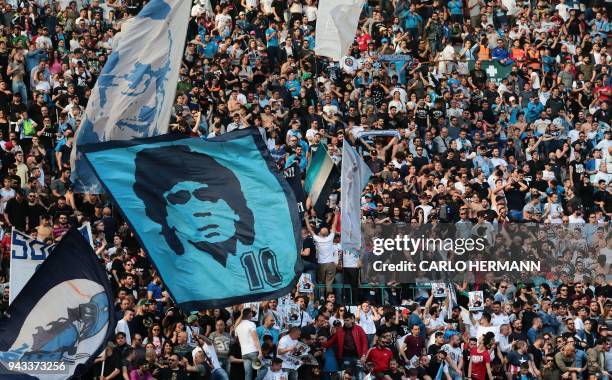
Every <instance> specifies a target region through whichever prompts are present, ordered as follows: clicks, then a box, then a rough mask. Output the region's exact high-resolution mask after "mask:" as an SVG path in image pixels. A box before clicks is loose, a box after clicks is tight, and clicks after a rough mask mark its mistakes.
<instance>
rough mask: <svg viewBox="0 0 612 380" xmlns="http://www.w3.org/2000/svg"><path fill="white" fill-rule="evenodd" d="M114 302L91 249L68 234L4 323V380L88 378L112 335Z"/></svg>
mask: <svg viewBox="0 0 612 380" xmlns="http://www.w3.org/2000/svg"><path fill="white" fill-rule="evenodd" d="M113 301H114V297H113V295H112V291H111V286H110V283H109V281H108V277H107V275H106V272H105V271H104V268H103V266H102V265H101V264H100V262H99V261H98V258H97V256H96V254H95V253H94V252H93V249H92V248H91V246H90V245H89V243H88V242H87V241H86V240H85V238H83V236H82V235H81V234H80V233H79V232H78V231H77V230H76V229H72V230H70V231H68V232H67V233H66V235H65V236H64V238H63V239H62V241H61V242H60V243H58V244H57V246H56V248H55V249H54V250H53V254H51V255H50V256H49V257H48V258H47V260H45V261H44V262H43V263H42V264H41V265H40V267H39V269H38V270H37V271H36V273H34V275H33V276H32V278H31V279H30V281H28V283H27V284H26V286H25V287H24V288H23V289H22V290H21V292H20V293H19V295H18V296H17V298H15V301H14V302H13V303H12V304H11V305H10V306H9V308H8V310H7V311H6V314H5V318H3V319H0V378H9V379H19V378H40V379H45V380H47V379H49V380H52V379H58V380H60V379H68V378H70V377H71V376H72V375H74V376H75V377H79V376H82V375H84V373H85V372H86V371H87V368H88V366H89V365H91V364H92V363H93V360H94V359H95V358H96V357H97V355H98V354H99V353H100V351H101V349H102V347H103V346H104V344H105V343H106V341H107V340H108V339H109V338H110V336H111V334H112V333H113V328H112V326H114V323H115V320H114V309H113Z"/></svg>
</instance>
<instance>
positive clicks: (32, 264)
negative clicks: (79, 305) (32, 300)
mask: <svg viewBox="0 0 612 380" xmlns="http://www.w3.org/2000/svg"><path fill="white" fill-rule="evenodd" d="M78 231H79V232H80V233H81V235H82V236H83V237H84V238H85V240H86V241H87V242H88V243H89V245H90V246H91V247H92V248H93V241H92V238H91V226H90V225H89V223H85V224H84V225H83V226H82V227H80V228H79V229H78ZM54 248H55V244H51V245H48V244H45V243H43V242H41V241H38V240H36V239H32V238H31V237H30V236H29V235H28V234H26V233H25V232H21V231H18V230H16V229H13V231H12V232H11V267H10V274H11V277H10V278H11V287H10V289H9V290H10V292H9V304H10V303H12V302H13V300H14V299H15V298H16V297H17V295H18V294H19V292H20V291H21V289H23V287H24V286H25V284H26V283H27V282H28V281H29V280H30V278H31V277H32V276H33V275H34V272H36V269H37V268H38V267H39V266H40V264H42V262H43V261H45V259H46V258H47V257H48V256H49V254H50V253H51V252H52V251H53V249H54Z"/></svg>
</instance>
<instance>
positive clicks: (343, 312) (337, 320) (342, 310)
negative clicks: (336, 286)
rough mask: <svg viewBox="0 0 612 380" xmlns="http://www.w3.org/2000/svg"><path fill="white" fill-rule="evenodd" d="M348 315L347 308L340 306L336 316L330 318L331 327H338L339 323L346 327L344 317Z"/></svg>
mask: <svg viewBox="0 0 612 380" xmlns="http://www.w3.org/2000/svg"><path fill="white" fill-rule="evenodd" d="M345 315H346V306H338V308H337V309H336V312H335V313H334V315H332V316H331V317H330V318H329V325H330V326H336V325H338V323H339V324H340V326H342V325H344V316H345Z"/></svg>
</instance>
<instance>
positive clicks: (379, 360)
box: [367, 347, 393, 372]
mask: <svg viewBox="0 0 612 380" xmlns="http://www.w3.org/2000/svg"><path fill="white" fill-rule="evenodd" d="M391 359H393V352H391V350H390V349H388V348H387V347H383V348H378V347H374V348H372V349H371V350H370V352H369V353H368V357H367V360H368V361H371V362H372V363H373V364H374V372H387V371H388V370H389V362H390V361H391Z"/></svg>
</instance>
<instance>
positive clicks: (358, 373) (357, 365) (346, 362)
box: [342, 356, 364, 380]
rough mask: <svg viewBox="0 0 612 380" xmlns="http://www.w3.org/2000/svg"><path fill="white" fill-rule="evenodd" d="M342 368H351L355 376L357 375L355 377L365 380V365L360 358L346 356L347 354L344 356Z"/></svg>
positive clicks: (358, 379)
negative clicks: (363, 365)
mask: <svg viewBox="0 0 612 380" xmlns="http://www.w3.org/2000/svg"><path fill="white" fill-rule="evenodd" d="M342 369H344V370H347V369H348V370H350V371H351V373H352V374H353V376H355V379H357V380H363V377H364V373H363V367H362V365H361V362H360V361H359V359H358V358H354V357H346V356H345V357H344V358H342Z"/></svg>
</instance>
